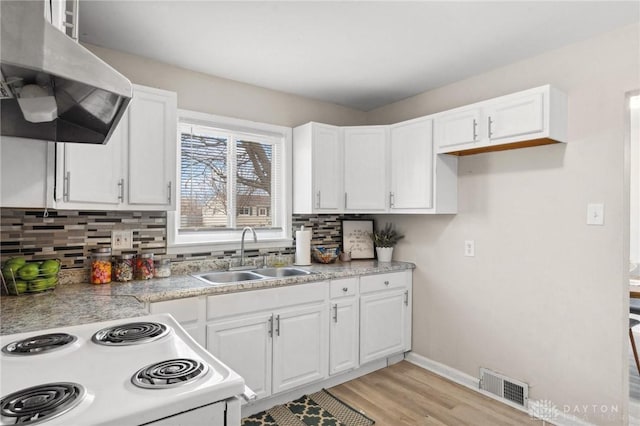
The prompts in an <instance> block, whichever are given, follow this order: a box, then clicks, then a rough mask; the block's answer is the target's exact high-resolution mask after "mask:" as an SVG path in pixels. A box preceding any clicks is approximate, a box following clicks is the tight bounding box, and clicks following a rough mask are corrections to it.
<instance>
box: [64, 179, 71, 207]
mask: <svg viewBox="0 0 640 426" xmlns="http://www.w3.org/2000/svg"><path fill="white" fill-rule="evenodd" d="M70 182H71V172H67V173H65V174H64V185H63V186H62V199H63V200H64V201H69V187H70V185H71V184H70Z"/></svg>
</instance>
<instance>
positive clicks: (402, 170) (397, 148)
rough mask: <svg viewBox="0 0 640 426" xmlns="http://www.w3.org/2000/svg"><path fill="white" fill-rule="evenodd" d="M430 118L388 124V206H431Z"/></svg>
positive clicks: (400, 207) (431, 155)
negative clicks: (389, 165)
mask: <svg viewBox="0 0 640 426" xmlns="http://www.w3.org/2000/svg"><path fill="white" fill-rule="evenodd" d="M432 126H433V122H432V120H428V119H427V120H425V119H420V120H417V121H412V122H408V123H402V124H397V125H394V126H391V192H390V193H389V207H390V208H391V211H393V210H396V209H429V208H431V207H433V138H432V133H433V132H432Z"/></svg>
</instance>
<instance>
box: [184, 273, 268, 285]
mask: <svg viewBox="0 0 640 426" xmlns="http://www.w3.org/2000/svg"><path fill="white" fill-rule="evenodd" d="M193 276H194V277H196V278H198V279H199V280H202V281H204V282H206V283H207V284H228V283H236V282H240V281H250V280H263V279H265V276H263V275H258V274H256V273H255V272H250V271H223V272H207V273H205V274H195V275H193Z"/></svg>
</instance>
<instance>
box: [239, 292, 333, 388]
mask: <svg viewBox="0 0 640 426" xmlns="http://www.w3.org/2000/svg"><path fill="white" fill-rule="evenodd" d="M326 306H327V305H326V304H322V305H315V306H309V307H304V308H292V309H288V310H282V311H278V312H275V313H274V332H273V334H274V336H273V393H277V392H282V391H286V390H289V389H293V388H295V387H298V386H300V385H304V384H306V383H310V382H313V381H317V380H321V379H324V378H326V377H327V373H328V367H329V360H328V354H329V350H328V348H329V341H328V337H329V336H328V321H327V309H326ZM236 371H237V370H236ZM238 373H240V375H242V372H241V371H238ZM248 386H249V387H251V385H250V384H248Z"/></svg>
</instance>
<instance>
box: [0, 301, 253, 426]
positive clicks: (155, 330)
mask: <svg viewBox="0 0 640 426" xmlns="http://www.w3.org/2000/svg"><path fill="white" fill-rule="evenodd" d="M0 348H2V352H1V353H0V369H1V370H0V393H1V398H2V400H1V402H0V425H13V424H21V425H35V424H42V425H46V426H59V425H79V426H80V425H114V426H115V425H118V426H122V425H146V424H152V425H154V426H157V425H201V424H202V425H205V424H206V425H208V426H223V425H239V424H240V399H239V398H238V397H239V396H240V395H243V394H244V396H245V397H246V392H249V393H250V391H249V390H248V389H246V388H245V385H244V380H243V379H242V377H240V376H239V375H238V374H236V373H235V372H234V371H233V370H231V369H230V368H228V367H227V366H226V365H224V364H223V363H222V362H220V361H219V360H218V359H216V358H215V357H214V356H213V355H211V354H210V353H209V352H207V351H206V350H205V349H204V348H202V347H201V346H200V345H198V344H197V343H196V342H195V340H193V339H192V338H191V337H190V336H189V335H188V334H187V333H186V331H185V330H184V329H183V328H182V327H181V326H180V325H179V324H178V322H177V321H176V320H175V319H174V318H173V317H172V316H171V315H168V314H161V315H149V316H144V317H137V318H129V319H125V320H117V321H107V322H100V323H93V324H85V325H80V326H72V327H63V328H56V329H50V330H45V331H41V332H31V333H20V334H12V335H6V336H0Z"/></svg>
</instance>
